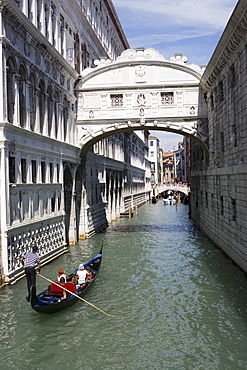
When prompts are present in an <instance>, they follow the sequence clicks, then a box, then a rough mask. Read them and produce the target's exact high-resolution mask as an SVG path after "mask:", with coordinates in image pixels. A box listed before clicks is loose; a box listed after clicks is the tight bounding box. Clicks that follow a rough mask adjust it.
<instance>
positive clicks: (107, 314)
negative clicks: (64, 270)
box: [38, 274, 123, 319]
mask: <svg viewBox="0 0 247 370" xmlns="http://www.w3.org/2000/svg"><path fill="white" fill-rule="evenodd" d="M38 276H40V277H42V278H43V279H45V280H47V281H49V282H50V283H52V284H55V285H57V286H58V287H59V288H63V289H64V290H65V291H66V292H68V293H70V294H72V295H73V296H75V297H76V298H78V299H80V300H81V301H83V302H85V303H87V304H89V305H90V306H92V307H93V308H96V310H98V311H100V312H102V313H103V314H104V315H106V316H111V317H120V316H116V315H110V314H109V313H106V312H105V311H103V310H101V309H100V308H98V307H96V306H95V305H93V304H92V303H90V302H88V301H86V300H85V299H84V298H81V297H80V296H78V295H77V294H75V293H73V292H71V291H70V290H68V289H66V288H64V287H63V286H61V285H59V284H57V283H56V282H55V281H52V280H50V279H48V278H47V277H45V276H42V275H41V274H38ZM120 318H121V319H123V317H120Z"/></svg>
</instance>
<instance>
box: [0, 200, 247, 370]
mask: <svg viewBox="0 0 247 370" xmlns="http://www.w3.org/2000/svg"><path fill="white" fill-rule="evenodd" d="M102 242H103V245H104V248H103V260H102V265H101V270H100V274H99V276H98V279H97V280H96V282H95V284H94V286H93V287H92V289H91V291H89V292H88V294H87V296H85V299H87V300H88V301H89V302H91V303H92V304H94V305H95V306H97V307H99V308H100V309H102V310H104V311H105V312H107V313H109V314H112V315H117V316H119V317H109V316H106V315H104V314H103V313H102V312H99V311H98V310H96V309H94V308H92V307H91V306H89V305H87V304H85V303H83V302H81V301H78V302H77V303H76V304H75V305H73V306H71V307H70V308H68V309H67V310H65V311H61V312H60V313H57V314H54V315H51V316H49V315H41V314H38V313H36V312H34V311H33V310H32V309H31V308H30V306H29V304H28V303H27V302H26V301H25V296H26V281H25V279H21V280H20V281H18V282H17V283H16V284H15V285H13V286H8V287H5V288H4V289H2V290H1V291H0V299H1V312H0V338H1V341H0V343H1V349H0V356H1V362H0V369H1V370H2V369H4V370H5V369H7V370H9V369H15V370H19V369H20V370H26V369H30V370H32V369H35V370H36V369H37V370H38V369H40V370H41V369H42V370H53V369H59V370H63V369H76V370H77V369H80V370H122V369H148V370H149V369H179V370H184V369H188V370H191V369H196V370H198V369H203V370H205V369H207V370H210V369H212V370H216V369H220V370H221V369H222V370H223V369H224V370H225V369H234V370H235V369H247V351H246V345H247V344H246V343H247V278H246V275H245V274H244V273H243V272H242V271H241V270H240V269H239V268H238V267H237V266H235V265H234V264H233V263H232V262H231V261H230V260H229V259H228V258H227V257H226V256H225V255H224V254H223V253H222V252H221V251H220V250H219V249H217V248H216V247H215V246H214V245H213V244H212V243H211V242H210V241H209V240H207V238H206V237H205V236H203V235H202V234H201V233H200V232H199V231H198V230H197V229H196V228H195V226H194V225H193V224H192V222H191V221H190V220H189V219H188V208H187V206H185V205H182V204H180V205H179V206H178V207H176V206H165V205H164V204H163V202H162V200H160V201H159V202H158V203H157V204H145V205H144V206H142V207H141V208H139V210H138V215H135V216H134V217H132V218H125V219H123V218H122V219H119V220H117V221H116V222H114V223H112V224H111V225H110V226H109V228H108V229H107V230H106V232H105V233H101V234H98V235H96V236H94V237H93V238H91V239H88V240H85V241H81V242H80V244H79V245H78V246H72V247H70V251H69V252H68V253H67V254H65V255H63V256H61V257H59V258H58V259H57V260H56V261H53V262H52V263H50V264H49V265H47V266H44V267H43V268H42V274H43V275H44V276H46V277H48V278H50V279H55V277H56V272H57V270H58V268H65V269H66V271H67V272H70V271H73V270H74V268H75V267H76V266H77V265H78V264H79V263H81V262H86V261H87V260H89V259H91V257H93V256H94V255H96V254H97V253H98V251H99V249H100V246H101V243H102ZM37 285H38V291H40V290H42V289H43V288H45V287H46V285H47V283H46V281H44V280H43V279H41V278H39V277H38V278H37Z"/></svg>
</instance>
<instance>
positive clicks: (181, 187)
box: [156, 184, 190, 196]
mask: <svg viewBox="0 0 247 370" xmlns="http://www.w3.org/2000/svg"><path fill="white" fill-rule="evenodd" d="M168 190H171V191H172V192H175V193H177V192H179V193H183V194H185V195H187V196H188V195H189V192H190V187H189V186H188V185H185V184H164V185H160V186H158V187H157V188H156V194H161V193H164V192H165V191H168Z"/></svg>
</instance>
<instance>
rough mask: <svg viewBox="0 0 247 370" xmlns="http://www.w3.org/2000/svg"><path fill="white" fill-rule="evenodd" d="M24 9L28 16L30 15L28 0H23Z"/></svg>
mask: <svg viewBox="0 0 247 370" xmlns="http://www.w3.org/2000/svg"><path fill="white" fill-rule="evenodd" d="M22 1H23V2H22V4H23V5H22V11H23V13H24V14H25V16H26V17H28V0H22Z"/></svg>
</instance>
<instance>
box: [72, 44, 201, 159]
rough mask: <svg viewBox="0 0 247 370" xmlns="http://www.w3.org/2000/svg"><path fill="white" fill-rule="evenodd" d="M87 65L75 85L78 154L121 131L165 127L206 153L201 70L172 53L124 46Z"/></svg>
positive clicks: (184, 58) (84, 152)
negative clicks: (111, 56) (119, 51)
mask: <svg viewBox="0 0 247 370" xmlns="http://www.w3.org/2000/svg"><path fill="white" fill-rule="evenodd" d="M95 64H96V68H87V69H85V70H84V71H83V74H82V76H81V77H80V80H79V82H78V84H77V87H76V93H77V98H78V110H77V111H78V115H77V128H78V142H79V145H80V146H81V152H82V154H86V153H87V151H88V149H89V148H90V147H91V146H92V145H93V144H95V143H96V142H97V141H99V140H101V139H103V138H106V137H108V136H111V135H115V134H118V133H120V132H125V131H137V130H163V131H167V132H173V133H177V134H180V135H184V136H188V137H191V138H192V139H194V140H196V141H197V142H198V143H199V144H200V145H201V147H202V148H203V150H204V151H205V153H206V154H207V151H208V149H207V109H206V101H205V96H204V94H202V92H201V90H200V88H199V82H200V79H201V76H202V74H203V71H204V69H203V68H200V67H199V66H197V65H195V64H187V58H186V57H183V56H182V55H181V54H175V56H174V57H172V58H170V60H166V59H165V58H164V57H163V56H162V55H160V54H159V53H158V51H156V50H155V49H143V48H140V49H136V50H132V49H128V50H125V51H124V52H123V53H122V54H121V56H120V57H119V58H118V59H117V60H116V61H111V60H108V59H101V60H100V61H96V62H95Z"/></svg>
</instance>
